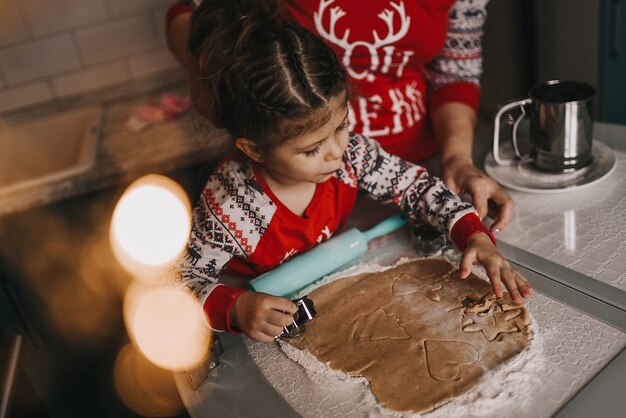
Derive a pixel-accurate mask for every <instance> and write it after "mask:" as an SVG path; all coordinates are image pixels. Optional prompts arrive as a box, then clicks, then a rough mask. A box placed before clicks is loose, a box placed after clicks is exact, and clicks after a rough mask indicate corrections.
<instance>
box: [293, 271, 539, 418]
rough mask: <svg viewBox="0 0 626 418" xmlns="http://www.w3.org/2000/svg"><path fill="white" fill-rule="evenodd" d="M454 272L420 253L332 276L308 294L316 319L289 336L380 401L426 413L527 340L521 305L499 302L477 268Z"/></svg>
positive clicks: (526, 318) (505, 299) (463, 389)
mask: <svg viewBox="0 0 626 418" xmlns="http://www.w3.org/2000/svg"><path fill="white" fill-rule="evenodd" d="M457 276H458V272H457V271H456V270H455V268H454V267H453V266H452V265H451V264H450V263H448V262H447V261H445V260H441V259H426V260H416V261H413V262H410V263H406V264H402V265H400V266H397V267H394V268H392V269H389V270H386V271H382V272H374V273H365V274H360V275H357V276H353V277H347V278H344V279H341V280H338V281H335V282H332V283H329V284H327V285H325V286H322V287H320V288H318V289H316V290H314V291H313V292H311V293H310V294H309V295H308V296H309V298H311V299H312V300H313V301H314V303H315V307H316V310H317V316H316V317H315V318H314V319H313V320H312V321H311V322H309V323H307V324H306V332H305V333H304V334H303V335H301V336H299V337H297V338H295V339H293V340H291V341H290V342H291V344H292V345H294V346H295V347H296V348H299V349H302V350H303V349H306V350H308V351H309V352H310V353H312V354H313V355H314V356H316V357H317V358H318V359H319V360H320V361H321V362H325V363H328V364H329V365H330V367H332V368H334V369H337V370H342V371H343V372H345V373H347V374H349V375H353V376H363V377H365V378H366V379H367V380H368V381H369V383H370V387H371V389H372V392H373V393H374V395H375V396H376V399H377V400H378V402H379V403H381V404H382V405H384V406H385V407H387V408H390V409H393V410H396V411H413V412H428V411H430V410H432V409H434V408H436V407H438V406H440V405H442V404H444V403H446V402H447V401H448V400H450V399H451V398H452V397H454V396H458V395H460V394H462V393H464V392H466V391H468V390H470V389H471V388H472V387H473V386H474V385H475V384H476V383H478V381H479V380H480V379H481V377H482V375H483V374H484V373H485V371H487V370H490V369H494V368H496V367H497V366H498V365H500V364H502V363H504V362H505V361H506V360H508V359H509V358H511V357H512V356H515V355H516V354H518V353H520V352H521V351H522V350H523V349H525V348H526V347H528V346H529V344H530V339H531V338H532V334H531V332H530V330H529V325H530V316H529V313H528V311H527V309H526V308H525V307H524V306H523V305H516V304H514V303H513V302H512V301H511V299H510V297H509V296H508V294H505V296H504V297H503V298H501V299H496V298H495V296H494V295H493V293H491V286H490V284H489V283H488V282H486V281H484V280H481V279H480V278H478V277H476V276H474V275H471V276H470V277H468V278H467V279H465V280H460V279H459V278H458V277H457Z"/></svg>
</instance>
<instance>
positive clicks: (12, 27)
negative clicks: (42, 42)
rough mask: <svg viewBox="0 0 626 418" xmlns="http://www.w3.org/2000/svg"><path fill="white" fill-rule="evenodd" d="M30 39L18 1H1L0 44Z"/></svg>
mask: <svg viewBox="0 0 626 418" xmlns="http://www.w3.org/2000/svg"><path fill="white" fill-rule="evenodd" d="M25 39H28V32H27V29H26V26H25V25H24V20H23V19H22V16H21V14H20V9H19V7H18V3H17V2H16V1H0V46H3V45H8V44H11V43H14V42H20V41H23V40H25Z"/></svg>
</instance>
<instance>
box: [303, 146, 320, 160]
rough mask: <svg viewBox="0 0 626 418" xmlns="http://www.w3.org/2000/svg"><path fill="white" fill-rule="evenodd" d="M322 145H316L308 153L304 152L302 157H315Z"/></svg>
mask: <svg viewBox="0 0 626 418" xmlns="http://www.w3.org/2000/svg"><path fill="white" fill-rule="evenodd" d="M321 145H322V143H321V142H320V143H318V144H317V145H316V146H315V148H313V149H312V150H310V151H305V153H304V155H306V156H307V157H313V156H314V155H316V154H317V153H318V152H320V147H321Z"/></svg>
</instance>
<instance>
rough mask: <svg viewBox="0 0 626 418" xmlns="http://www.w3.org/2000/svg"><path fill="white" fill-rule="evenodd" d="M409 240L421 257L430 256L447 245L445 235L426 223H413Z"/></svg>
mask: <svg viewBox="0 0 626 418" xmlns="http://www.w3.org/2000/svg"><path fill="white" fill-rule="evenodd" d="M411 240H412V242H413V246H414V247H415V250H416V251H417V253H418V255H420V256H422V257H428V256H431V255H433V254H435V253H437V252H438V251H439V250H444V249H445V248H446V247H448V246H449V242H448V239H447V238H446V236H445V235H444V234H442V233H441V232H439V231H437V229H435V227H433V226H431V225H428V224H416V225H414V226H413V234H412V236H411Z"/></svg>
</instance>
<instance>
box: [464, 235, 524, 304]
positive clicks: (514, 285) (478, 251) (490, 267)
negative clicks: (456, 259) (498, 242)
mask: <svg viewBox="0 0 626 418" xmlns="http://www.w3.org/2000/svg"><path fill="white" fill-rule="evenodd" d="M473 264H481V265H482V266H483V267H484V268H485V271H486V272H487V276H488V277H489V280H490V281H491V287H492V288H493V293H495V295H496V297H498V298H501V297H502V296H503V292H502V283H504V286H506V289H507V290H508V291H509V294H510V295H511V299H512V300H513V302H515V303H522V302H523V300H522V298H528V297H529V296H530V295H531V294H532V291H533V288H532V286H531V285H530V283H529V282H528V279H527V278H526V277H524V276H523V275H522V274H521V273H520V272H518V271H517V270H515V269H514V268H512V267H511V265H510V264H509V262H508V261H507V260H506V258H504V257H503V256H502V254H500V251H498V249H497V248H496V246H495V245H493V242H492V241H491V238H489V236H488V235H487V234H485V233H482V232H481V233H478V234H475V235H472V236H471V237H470V238H469V239H468V240H467V244H466V246H465V250H464V251H463V256H462V257H461V262H460V264H459V277H460V278H461V279H465V278H467V277H468V276H469V274H470V272H471V271H472V265H473Z"/></svg>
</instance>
